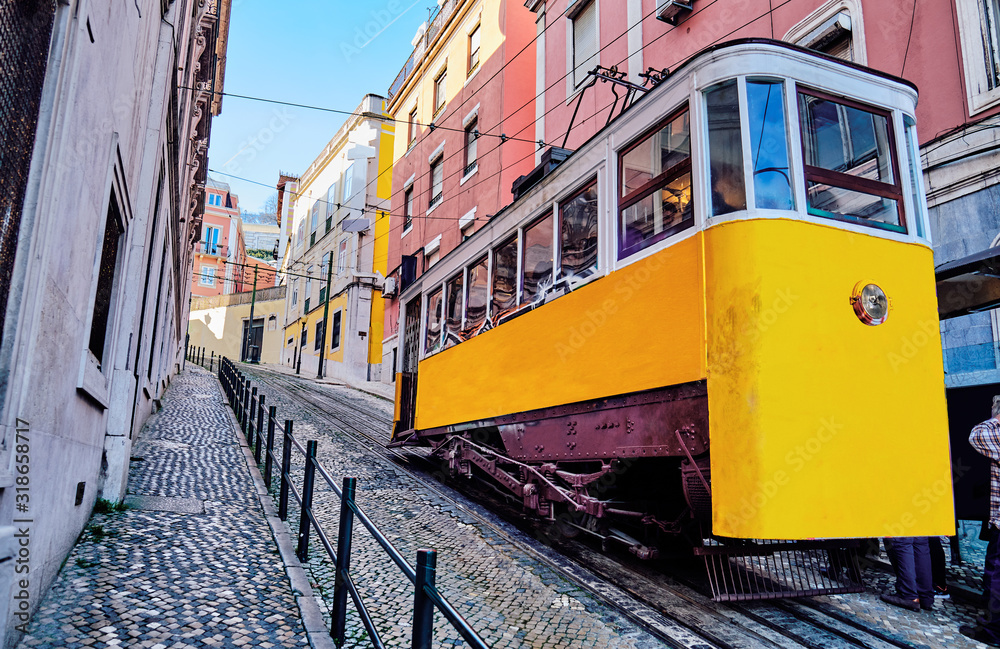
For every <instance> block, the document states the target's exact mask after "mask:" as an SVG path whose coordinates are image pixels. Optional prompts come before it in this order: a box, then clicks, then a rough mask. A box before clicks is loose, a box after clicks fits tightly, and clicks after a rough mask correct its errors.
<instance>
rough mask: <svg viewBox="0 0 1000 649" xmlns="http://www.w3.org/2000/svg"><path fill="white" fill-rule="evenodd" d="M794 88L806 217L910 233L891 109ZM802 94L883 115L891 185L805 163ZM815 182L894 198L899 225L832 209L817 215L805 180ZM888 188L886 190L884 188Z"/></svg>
mask: <svg viewBox="0 0 1000 649" xmlns="http://www.w3.org/2000/svg"><path fill="white" fill-rule="evenodd" d="M794 91H795V95H794V96H795V110H796V118H797V120H796V121H797V122H798V127H797V130H798V133H799V146H800V151H799V153H800V155H801V156H802V158H801V159H802V181H801V182H802V187H803V189H804V190H805V195H806V199H805V203H804V204H803V209H804V210H805V213H806V214H808V215H809V216H815V217H819V218H824V219H830V220H832V221H839V222H841V223H852V224H855V225H861V226H865V227H870V228H874V229H876V230H881V231H883V232H895V233H897V234H902V235H908V234H910V228H909V226H908V222H907V217H908V215H907V213H906V205H905V202H906V199H905V191H904V189H903V180H902V177H901V175H900V165H899V150H898V149H899V146H898V145H899V140H898V138H897V137H896V125H895V123H894V119H893V114H892V113H893V112H892V111H891V110H886V109H885V108H881V107H878V106H872V105H869V104H865V103H862V102H859V101H855V100H853V99H848V98H846V97H841V96H839V95H834V94H830V93H828V92H823V91H822V90H816V89H815V88H812V87H810V86H803V85H801V84H798V83H795V84H794ZM803 94H804V95H806V96H809V97H815V98H816V99H822V100H824V101H830V102H833V103H836V104H841V105H843V106H846V107H848V108H854V109H856V110H861V111H864V112H866V113H871V114H872V115H878V116H879V117H883V118H884V119H885V121H886V140H887V142H888V144H887V149H888V153H889V159H890V162H891V163H892V177H893V181H894V184H889V183H884V182H881V181H877V180H870V179H868V178H860V177H858V176H853V175H851V174H847V173H843V172H840V171H833V170H832V169H824V168H822V167H814V166H812V165H809V164H807V163H806V159H807V153H806V138H807V133H806V131H805V129H804V128H803V124H802V119H803V115H802V109H801V106H800V105H799V96H800V95H803ZM810 182H818V183H822V184H825V185H830V186H831V187H837V188H840V189H846V190H848V191H852V192H858V193H862V194H867V195H869V196H878V197H879V198H888V199H891V200H894V201H896V211H897V214H898V215H899V225H895V224H891V223H882V222H881V221H870V220H868V219H864V218H861V217H847V216H843V215H840V214H836V213H833V212H829V213H824V214H819V213H818V212H817V211H814V208H812V207H810V205H809V183H810ZM887 187H888V188H890V189H886V188H887Z"/></svg>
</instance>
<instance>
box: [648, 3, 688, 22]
mask: <svg viewBox="0 0 1000 649" xmlns="http://www.w3.org/2000/svg"><path fill="white" fill-rule="evenodd" d="M693 2H694V0H659V4H658V5H657V6H656V17H657V18H658V19H659V20H662V21H663V22H665V23H670V24H671V25H676V24H677V23H679V22H680V19H681V18H682V17H683V16H684V15H685V14H686V13H688V12H690V11H691V4H692V3H693Z"/></svg>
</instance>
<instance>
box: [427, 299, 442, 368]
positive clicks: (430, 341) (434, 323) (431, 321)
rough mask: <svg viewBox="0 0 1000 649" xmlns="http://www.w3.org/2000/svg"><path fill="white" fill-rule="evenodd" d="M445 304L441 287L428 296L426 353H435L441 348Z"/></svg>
mask: <svg viewBox="0 0 1000 649" xmlns="http://www.w3.org/2000/svg"><path fill="white" fill-rule="evenodd" d="M443 306H444V305H443V304H442V303H441V289H437V290H436V291H434V292H433V293H431V294H430V296H428V298H427V338H426V340H425V341H424V353H426V354H433V353H434V352H436V351H437V350H439V349H441V316H442V311H443V308H442V307H443Z"/></svg>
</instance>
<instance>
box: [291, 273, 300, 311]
mask: <svg viewBox="0 0 1000 649" xmlns="http://www.w3.org/2000/svg"><path fill="white" fill-rule="evenodd" d="M298 303H299V280H297V279H295V280H292V306H295V305H296V304H298Z"/></svg>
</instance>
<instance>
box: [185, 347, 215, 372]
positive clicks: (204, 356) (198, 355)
mask: <svg viewBox="0 0 1000 649" xmlns="http://www.w3.org/2000/svg"><path fill="white" fill-rule="evenodd" d="M184 358H185V359H186V360H187V362H189V363H194V364H195V365H201V366H202V367H204V368H205V369H206V370H208V371H209V372H214V371H215V368H216V367H218V365H219V363H221V362H222V355H219V356H216V355H215V352H214V351H210V350H206V349H205V348H204V347H196V346H195V345H188V348H187V354H185V356H184Z"/></svg>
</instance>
